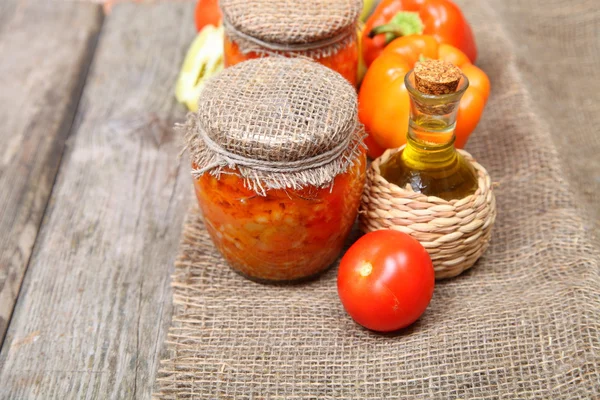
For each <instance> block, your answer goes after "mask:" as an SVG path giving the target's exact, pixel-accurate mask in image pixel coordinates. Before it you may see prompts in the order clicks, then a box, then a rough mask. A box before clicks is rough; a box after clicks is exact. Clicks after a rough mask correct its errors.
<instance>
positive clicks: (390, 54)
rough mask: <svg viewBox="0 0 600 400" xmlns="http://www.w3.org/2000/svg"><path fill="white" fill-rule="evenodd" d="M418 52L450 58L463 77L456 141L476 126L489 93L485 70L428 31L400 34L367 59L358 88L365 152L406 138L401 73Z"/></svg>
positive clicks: (406, 100)
mask: <svg viewBox="0 0 600 400" xmlns="http://www.w3.org/2000/svg"><path fill="white" fill-rule="evenodd" d="M423 57H424V58H432V59H441V60H444V61H449V62H452V63H453V64H455V65H456V66H458V67H459V68H460V69H461V70H462V71H463V73H464V74H465V76H466V77H467V79H469V88H468V89H467V91H466V92H465V94H464V95H463V98H462V99H461V102H460V106H459V110H458V115H457V124H456V130H455V131H454V134H455V135H456V142H455V145H456V147H458V148H462V147H464V146H465V144H466V143H467V140H468V139H469V135H470V134H471V132H473V130H474V129H475V127H476V126H477V123H478V122H479V119H480V118H481V113H482V111H483V108H484V106H485V103H486V101H487V98H488V96H489V93H490V81H489V79H488V77H487V75H486V74H485V73H484V72H483V71H482V70H481V69H479V68H477V67H476V66H474V65H473V64H471V63H470V61H469V58H468V57H467V56H466V55H465V53H463V52H462V51H461V50H459V49H457V48H456V47H453V46H450V45H448V44H439V42H438V41H437V40H436V39H435V38H434V37H433V36H429V35H412V36H404V37H400V38H398V39H396V40H394V41H393V42H391V43H390V44H389V45H388V46H387V47H386V48H385V50H384V51H383V53H382V54H381V56H379V57H378V58H376V59H375V61H374V62H373V64H371V66H370V67H369V69H368V70H367V74H366V75H365V78H364V80H363V82H362V85H361V87H360V91H359V94H358V102H359V104H358V117H359V119H360V121H361V122H362V123H363V124H364V126H365V129H366V130H367V133H368V134H369V140H367V146H368V155H369V157H371V158H377V157H379V156H380V155H381V154H383V152H384V151H385V150H386V149H389V148H397V147H400V146H402V145H404V144H405V143H406V133H407V131H408V120H409V117H410V98H409V95H408V91H407V90H406V86H405V85H404V77H405V75H406V74H407V73H408V72H409V71H410V70H411V69H412V68H413V67H414V65H415V63H416V62H417V61H419V60H420V59H421V58H423ZM373 144H376V145H375V146H374V145H373Z"/></svg>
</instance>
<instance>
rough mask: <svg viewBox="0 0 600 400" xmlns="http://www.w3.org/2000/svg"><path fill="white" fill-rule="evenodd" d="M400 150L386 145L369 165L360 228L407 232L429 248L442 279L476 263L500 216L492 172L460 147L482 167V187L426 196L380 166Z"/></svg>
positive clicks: (486, 245)
mask: <svg viewBox="0 0 600 400" xmlns="http://www.w3.org/2000/svg"><path fill="white" fill-rule="evenodd" d="M400 150H401V149H394V150H388V151H386V152H385V153H384V154H383V155H382V156H381V157H380V158H378V159H377V160H375V161H374V162H373V163H372V164H371V167H370V168H369V170H368V171H367V184H366V188H365V191H364V193H363V198H362V204H361V209H360V217H359V222H360V228H361V230H362V231H363V232H371V231H375V230H379V229H394V230H398V231H401V232H404V233H407V234H409V235H411V236H412V237H414V238H415V239H417V240H419V241H420V242H421V244H422V245H423V246H424V247H425V249H427V251H428V252H429V255H430V256H431V260H432V261H433V266H434V269H435V277H436V279H441V278H451V277H454V276H457V275H459V274H460V273H462V272H463V271H465V270H467V269H469V268H471V267H472V266H473V265H474V264H475V262H476V261H477V259H478V258H479V257H481V255H482V254H483V253H484V252H485V250H486V249H487V247H488V244H489V241H490V237H491V233H492V226H493V225H494V221H495V219H496V200H495V197H494V193H493V191H492V182H491V179H490V176H489V174H488V173H487V171H486V170H485V169H484V168H483V167H482V166H481V165H479V164H478V163H477V162H476V161H475V160H474V159H473V157H472V156H471V155H470V154H469V153H467V152H466V151H463V150H458V151H459V152H460V153H461V154H462V155H463V157H465V158H466V159H467V160H468V161H469V162H471V164H472V165H473V167H474V168H475V170H476V171H477V174H478V183H479V188H478V189H477V191H476V192H475V193H474V194H472V195H470V196H467V197H465V198H463V199H457V200H450V201H447V200H444V199H440V198H438V197H433V196H426V195H423V194H421V193H417V192H414V191H412V189H411V190H408V189H403V188H400V187H399V186H397V185H395V184H392V183H389V182H388V181H386V180H385V179H384V178H383V177H382V176H381V173H380V171H379V166H380V165H381V164H382V163H384V162H385V161H387V160H388V159H389V158H390V157H391V156H392V155H393V154H394V153H396V152H397V151H400Z"/></svg>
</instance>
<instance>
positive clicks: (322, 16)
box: [219, 0, 363, 84]
mask: <svg viewBox="0 0 600 400" xmlns="http://www.w3.org/2000/svg"><path fill="white" fill-rule="evenodd" d="M362 4H363V2H362V0H305V1H304V0H303V1H296V0H258V1H246V0H221V1H219V6H220V8H221V11H222V14H223V26H224V28H225V65H226V66H228V65H234V64H236V63H238V62H240V61H244V60H245V59H247V57H248V58H254V57H256V56H265V55H274V54H278V55H285V56H301V57H307V58H312V59H315V60H317V61H319V62H321V63H323V64H324V65H325V66H327V67H329V68H332V69H333V70H335V71H337V72H339V73H340V74H341V75H342V76H344V77H345V78H346V79H348V80H349V81H350V82H351V83H353V84H356V83H357V82H356V70H357V62H358V44H357V43H358V42H357V23H358V18H359V15H360V13H361V10H362ZM342 53H344V54H342ZM338 55H339V56H342V57H338Z"/></svg>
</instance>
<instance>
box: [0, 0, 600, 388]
mask: <svg viewBox="0 0 600 400" xmlns="http://www.w3.org/2000/svg"><path fill="white" fill-rule="evenodd" d="M502 7H503V6H502ZM192 12H193V4H192V3H182V2H174V3H153V4H145V5H140V4H124V5H120V6H118V7H116V8H115V10H114V11H113V13H112V14H111V15H110V17H106V18H104V17H103V15H102V11H101V9H100V6H97V5H93V4H87V3H67V2H61V1H56V2H37V1H35V2H34V1H23V0H21V1H19V0H2V1H1V2H0V121H2V122H1V124H0V232H1V236H0V343H2V348H1V352H0V398H2V399H49V398H57V399H84V398H85V399H108V398H111V399H125V398H127V399H130V398H135V399H137V398H144V399H147V398H150V395H151V391H152V385H153V381H154V376H155V374H156V371H157V368H158V362H159V359H160V352H161V346H162V342H163V340H164V338H165V335H166V330H167V325H168V322H169V319H170V315H171V310H170V304H171V294H170V289H169V276H170V271H171V266H172V263H173V260H174V258H175V253H176V250H177V243H178V240H179V235H180V230H181V224H182V221H183V216H184V213H185V210H186V208H187V205H188V203H189V202H190V200H191V196H190V195H191V181H190V177H189V170H188V167H187V166H186V163H185V162H183V161H181V160H180V159H179V158H178V153H179V151H180V149H181V139H180V138H178V137H177V136H176V135H175V134H174V132H173V130H172V126H173V123H174V122H175V121H176V120H181V119H182V118H183V116H184V114H185V110H184V108H183V107H182V106H180V105H178V104H176V102H175V99H174V96H173V88H174V82H175V79H176V75H177V71H178V66H179V65H180V63H181V61H182V59H183V56H184V53H185V50H186V48H187V46H188V44H189V43H190V40H191V38H192V37H193V35H194V28H193V21H192V18H191V16H192ZM515 29H516V28H515ZM516 51H519V52H520V53H519V54H518V56H519V57H520V59H522V60H524V61H523V62H524V63H525V62H533V61H527V47H523V48H519V49H517V50H516ZM536 68H537V67H536V66H535V65H533V64H532V65H531V66H529V68H528V71H530V72H532V74H533V73H534V72H535V71H537V69H536ZM540 68H541V64H540ZM590 107H592V106H590ZM590 109H591V108H590ZM587 142H589V141H587ZM587 142H586V141H582V143H587ZM594 143H596V142H594ZM599 143H600V142H599ZM594 146H596V147H598V145H597V143H596V144H594ZM582 147H583V146H582ZM587 149H588V151H589V152H590V154H592V153H593V151H592V150H593V149H592V148H590V146H587ZM593 154H597V153H593ZM599 182H600V181H599ZM590 198H592V197H590Z"/></svg>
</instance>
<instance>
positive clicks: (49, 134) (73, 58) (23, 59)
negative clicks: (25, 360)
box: [0, 0, 102, 343]
mask: <svg viewBox="0 0 600 400" xmlns="http://www.w3.org/2000/svg"><path fill="white" fill-rule="evenodd" d="M101 24H102V14H101V10H100V8H99V7H98V6H95V5H92V4H66V3H57V4H47V3H42V4H40V3H39V2H33V1H29V2H24V1H20V2H17V1H12V0H8V1H4V2H2V3H1V4H0V121H2V122H1V123H0V188H2V190H1V191H0V232H1V233H2V234H1V235H0V343H2V340H3V338H4V334H5V332H6V328H7V325H8V321H9V320H10V316H11V314H12V311H13V307H14V305H15V301H16V299H17V295H18V293H19V288H20V286H21V282H22V281H23V276H24V274H25V270H26V269H27V264H28V262H29V258H30V256H31V251H32V248H33V245H34V243H35V240H36V237H37V233H38V228H39V226H40V222H41V220H42V216H43V214H44V210H45V208H46V204H47V202H48V198H49V196H50V192H51V190H52V185H53V183H54V179H55V177H56V173H57V169H58V166H59V164H60V159H61V156H62V153H63V150H64V146H65V141H66V138H67V136H68V133H69V130H70V128H71V125H72V123H73V117H74V115H75V109H76V107H77V103H78V102H79V98H80V95H81V88H82V87H83V82H84V81H85V76H86V74H87V69H88V66H89V64H90V60H91V58H92V54H93V49H94V47H95V43H96V39H97V35H98V31H99V30H100V26H101Z"/></svg>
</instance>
